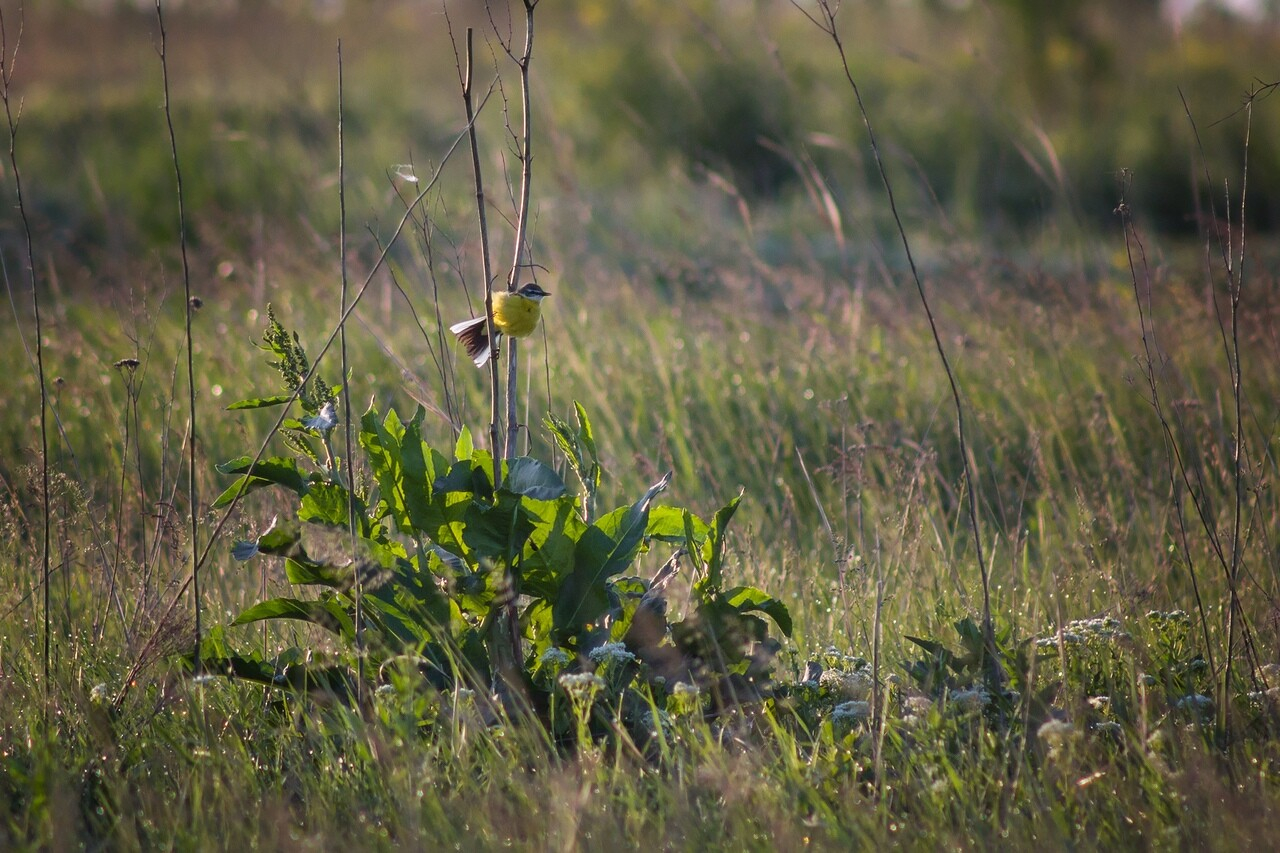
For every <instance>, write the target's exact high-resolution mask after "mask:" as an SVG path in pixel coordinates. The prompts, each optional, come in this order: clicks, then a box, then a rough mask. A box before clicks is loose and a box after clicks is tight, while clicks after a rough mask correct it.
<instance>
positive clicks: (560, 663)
mask: <svg viewBox="0 0 1280 853" xmlns="http://www.w3.org/2000/svg"><path fill="white" fill-rule="evenodd" d="M572 660H573V659H572V658H571V657H569V653H568V652H566V651H565V650H564V649H562V648H560V647H558V646H552V647H551V648H549V649H547V650H546V651H545V652H543V653H542V655H541V656H540V657H539V658H538V665H539V666H543V667H546V668H547V669H553V670H555V671H556V672H559V671H560V670H562V669H564V668H565V667H566V666H568V665H569V664H570V663H571V662H572Z"/></svg>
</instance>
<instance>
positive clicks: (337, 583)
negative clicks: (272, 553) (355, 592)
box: [284, 558, 353, 589]
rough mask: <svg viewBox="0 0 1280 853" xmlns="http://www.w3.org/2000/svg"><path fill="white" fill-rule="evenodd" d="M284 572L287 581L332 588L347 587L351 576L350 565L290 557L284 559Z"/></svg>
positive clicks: (301, 584) (349, 584)
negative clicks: (335, 564)
mask: <svg viewBox="0 0 1280 853" xmlns="http://www.w3.org/2000/svg"><path fill="white" fill-rule="evenodd" d="M284 574H285V577H287V578H288V579H289V583H293V584H298V585H299V586H329V587H333V588H334V589H348V588H349V587H350V586H351V581H352V577H353V575H352V572H351V567H350V566H334V565H330V564H327V563H317V562H314V561H312V560H306V559H292V558H291V559H287V560H285V561H284Z"/></svg>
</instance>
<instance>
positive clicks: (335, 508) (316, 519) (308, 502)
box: [298, 483, 367, 535]
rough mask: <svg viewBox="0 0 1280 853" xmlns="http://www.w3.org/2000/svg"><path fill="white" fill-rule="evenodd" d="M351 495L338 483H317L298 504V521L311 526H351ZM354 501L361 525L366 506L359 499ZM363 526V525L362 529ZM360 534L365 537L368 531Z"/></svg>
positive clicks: (360, 531) (357, 517) (358, 521)
mask: <svg viewBox="0 0 1280 853" xmlns="http://www.w3.org/2000/svg"><path fill="white" fill-rule="evenodd" d="M350 494H351V493H350V492H348V491H347V490H346V488H345V487H343V486H339V485H338V484H336V483H317V484H315V485H314V486H312V487H311V489H310V490H309V491H308V492H307V494H306V495H305V496H303V498H302V502H301V503H299V504H298V520H299V521H305V522H307V523H310V524H323V525H327V526H329V527H343V528H345V527H347V526H348V524H349V519H348V517H347V512H348V507H347V500H348V496H349V495H350ZM353 500H355V503H356V521H357V523H358V524H359V523H360V522H362V521H363V516H364V504H363V502H362V501H361V500H360V499H359V498H358V497H357V498H353ZM363 526H364V525H363V524H361V527H362V528H363ZM358 532H359V533H360V535H365V533H366V532H367V531H365V530H363V529H361V530H359V531H358Z"/></svg>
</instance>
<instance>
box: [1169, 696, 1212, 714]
mask: <svg viewBox="0 0 1280 853" xmlns="http://www.w3.org/2000/svg"><path fill="white" fill-rule="evenodd" d="M1174 707H1176V708H1177V709H1178V710H1179V711H1193V712H1195V713H1196V714H1207V713H1210V712H1211V711H1212V710H1213V700H1212V699H1210V698H1209V697H1208V696H1205V695H1204V694H1203V693H1190V694H1188V695H1186V696H1183V697H1182V698H1181V699H1179V700H1178V701H1177V702H1176V703H1175V704H1174Z"/></svg>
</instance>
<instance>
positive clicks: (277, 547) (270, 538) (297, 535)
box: [258, 518, 306, 557]
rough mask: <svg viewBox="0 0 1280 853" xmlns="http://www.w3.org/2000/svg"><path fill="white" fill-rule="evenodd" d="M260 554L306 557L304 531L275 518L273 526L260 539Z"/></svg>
mask: <svg viewBox="0 0 1280 853" xmlns="http://www.w3.org/2000/svg"><path fill="white" fill-rule="evenodd" d="M258 553H260V554H271V555H272V556H276V557H295V556H297V555H299V554H301V555H303V556H304V557H305V556H306V552H305V551H304V550H303V548H302V529H301V528H300V527H299V526H298V525H297V524H296V523H295V522H291V521H286V522H281V521H280V519H279V518H275V519H273V520H272V522H271V526H270V527H268V528H267V529H266V531H265V532H264V533H263V534H262V535H261V536H259V537H258Z"/></svg>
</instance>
